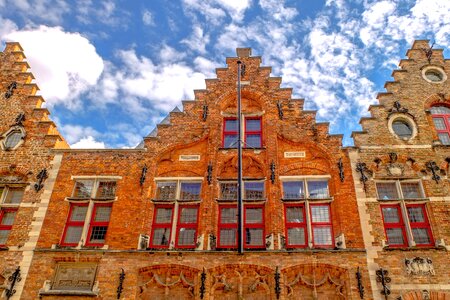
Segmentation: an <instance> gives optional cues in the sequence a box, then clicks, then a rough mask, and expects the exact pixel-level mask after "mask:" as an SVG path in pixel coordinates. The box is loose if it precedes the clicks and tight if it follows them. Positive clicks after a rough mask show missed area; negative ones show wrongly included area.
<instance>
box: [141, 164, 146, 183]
mask: <svg viewBox="0 0 450 300" xmlns="http://www.w3.org/2000/svg"><path fill="white" fill-rule="evenodd" d="M146 176H147V165H144V167H143V168H142V173H141V178H140V179H139V184H140V185H141V186H142V185H143V184H144V182H145V177H146Z"/></svg>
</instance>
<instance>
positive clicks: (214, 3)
mask: <svg viewBox="0 0 450 300" xmlns="http://www.w3.org/2000/svg"><path fill="white" fill-rule="evenodd" d="M251 4H252V1H251V0H207V1H205V0H183V5H184V7H185V9H186V10H187V11H190V12H196V13H200V14H202V15H203V16H205V17H206V19H207V21H208V22H209V23H210V24H212V25H219V24H221V22H222V19H223V18H224V17H225V16H226V14H227V13H228V15H229V16H230V17H231V19H232V20H233V21H235V22H241V21H242V20H243V18H244V14H245V11H246V10H247V9H248V8H250V6H251Z"/></svg>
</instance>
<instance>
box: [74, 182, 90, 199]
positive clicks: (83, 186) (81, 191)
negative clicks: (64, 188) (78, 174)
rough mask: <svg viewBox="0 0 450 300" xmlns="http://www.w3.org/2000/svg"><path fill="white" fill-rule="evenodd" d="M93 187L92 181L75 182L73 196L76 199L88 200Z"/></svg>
mask: <svg viewBox="0 0 450 300" xmlns="http://www.w3.org/2000/svg"><path fill="white" fill-rule="evenodd" d="M93 186H94V181H93V180H77V182H76V183H75V190H74V192H73V196H74V197H76V198H90V197H91V193H92V187H93Z"/></svg>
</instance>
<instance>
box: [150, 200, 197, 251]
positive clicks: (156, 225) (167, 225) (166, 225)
mask: <svg viewBox="0 0 450 300" xmlns="http://www.w3.org/2000/svg"><path fill="white" fill-rule="evenodd" d="M159 208H170V209H172V218H171V220H170V222H169V223H156V218H157V214H158V209H159ZM174 210H175V205H174V204H162V205H155V208H154V214H153V224H152V234H151V236H150V243H149V244H150V247H151V248H161V249H165V248H169V247H170V241H171V239H172V234H173V232H172V224H173V220H174V217H175V216H174ZM197 219H198V216H197ZM161 228H168V229H169V230H170V235H169V242H168V243H167V245H158V244H156V245H155V244H153V237H154V235H155V229H161Z"/></svg>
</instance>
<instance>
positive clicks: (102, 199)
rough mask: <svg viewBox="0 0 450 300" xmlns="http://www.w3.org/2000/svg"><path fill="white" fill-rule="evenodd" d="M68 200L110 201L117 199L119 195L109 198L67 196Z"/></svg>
mask: <svg viewBox="0 0 450 300" xmlns="http://www.w3.org/2000/svg"><path fill="white" fill-rule="evenodd" d="M65 200H66V201H72V202H86V201H91V200H92V201H95V202H102V201H104V202H108V201H116V200H117V197H109V198H79V197H66V198H65Z"/></svg>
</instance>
